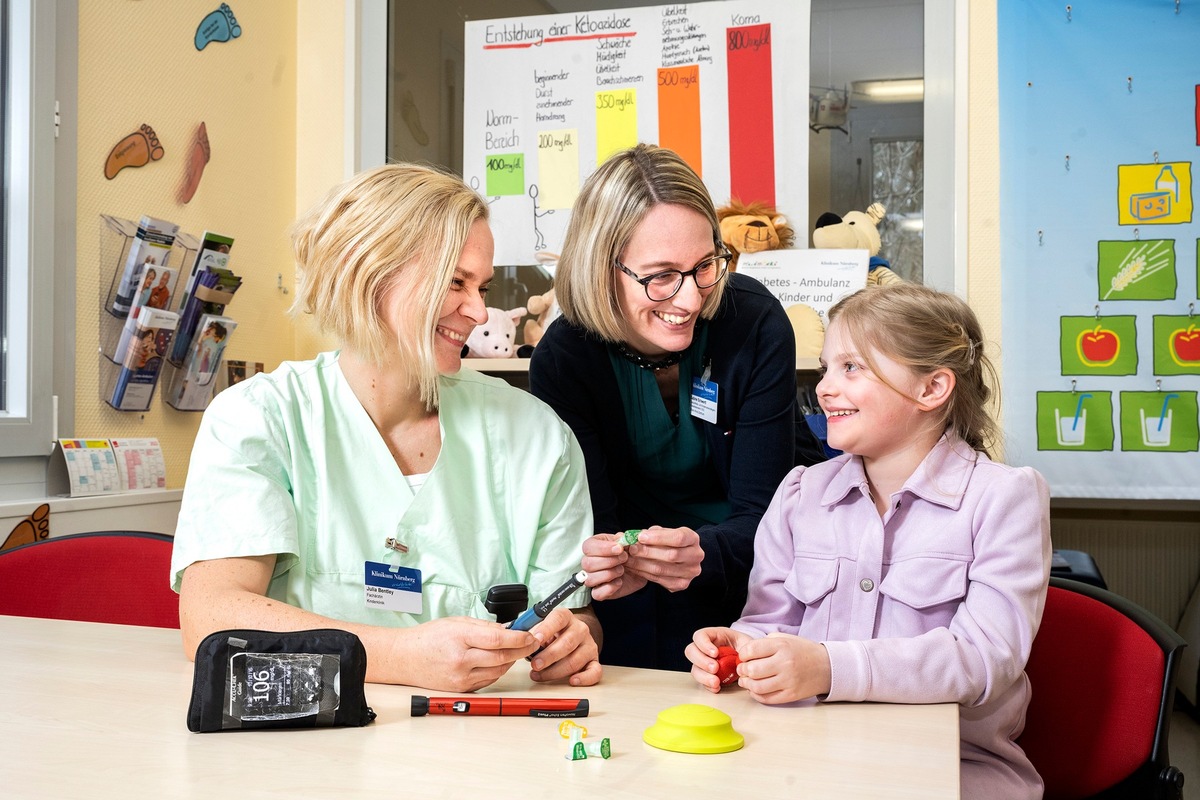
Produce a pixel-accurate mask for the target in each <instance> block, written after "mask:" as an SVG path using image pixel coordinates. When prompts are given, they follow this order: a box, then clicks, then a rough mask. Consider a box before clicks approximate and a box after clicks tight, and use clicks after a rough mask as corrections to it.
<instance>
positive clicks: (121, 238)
mask: <svg viewBox="0 0 1200 800" xmlns="http://www.w3.org/2000/svg"><path fill="white" fill-rule="evenodd" d="M137 232H138V223H136V222H134V221H132V220H127V219H122V218H120V217H114V216H110V215H108V214H101V215H100V265H101V268H102V269H103V270H108V271H109V273H110V276H111V279H110V281H109V285H108V287H107V290H106V291H105V290H102V291H101V293H100V297H99V298H98V300H99V309H98V311H99V325H98V328H97V331H98V338H99V348H98V350H99V352H98V355H97V358H98V361H99V381H98V382H99V387H100V399H101V400H103V401H104V402H106V403H108V405H110V406H112V407H113V408H115V409H117V410H118V411H146V410H148V409H149V408H150V399H151V397H152V396H153V393H154V389H155V386H156V384H157V380H158V371H157V369H158V367H156V366H155V364H156V363H157V365H158V366H159V367H161V364H162V363H164V362H165V361H166V359H165V358H161V359H158V360H157V362H156V361H155V360H154V359H151V360H150V363H149V365H148V366H147V367H145V368H143V369H140V370H138V371H137V373H138V375H137V378H138V380H136V381H134V382H135V383H137V384H138V390H137V391H134V392H125V391H124V386H125V384H127V383H129V382H130V372H131V370H130V368H129V367H128V366H126V364H125V363H124V362H125V361H126V358H125V356H126V353H122V352H120V349H121V344H122V339H123V336H122V333H123V332H125V331H126V330H127V327H128V334H126V336H125V337H124V339H125V340H126V341H128V338H129V336H131V335H133V333H134V331H135V329H136V324H137V317H138V312H139V309H138V308H136V307H135V308H133V309H132V312H128V311H127V312H125V313H122V311H121V310H120V308H121V304H120V303H119V302H117V300H118V298H117V293H118V291H119V289H120V284H121V280H122V276H123V275H124V274H125V268H126V263H127V261H128V259H129V254H130V250H131V249H132V248H133V247H134V245H135V242H137ZM198 246H199V245H198V242H197V240H196V237H195V236H193V235H191V234H188V233H184V232H182V231H179V232H177V233H176V234H175V238H174V241H173V243H172V244H171V246H170V257H169V259H168V260H167V264H166V265H165V266H166V269H163V266H161V265H160V266H158V267H156V269H157V270H158V272H157V273H156V275H159V274H166V280H165V281H159V282H157V283H156V284H155V286H156V287H157V286H158V285H159V284H161V290H163V291H165V292H166V293H167V297H168V298H169V299H168V300H167V301H166V303H165V305H166V307H165V308H162V309H154V311H156V312H158V313H155V314H153V315H152V316H153V320H152V323H151V324H152V325H153V326H154V327H155V328H156V329H157V330H160V331H161V330H166V328H165V327H163V326H165V325H168V324H169V325H170V331H173V330H174V324H173V322H172V318H177V315H176V314H175V313H174V311H173V310H172V308H173V307H174V306H175V305H176V304H177V297H176V293H177V289H178V287H179V286H180V285H181V284H180V277H179V276H180V274H181V272H182V271H183V269H185V268H186V266H188V265H190V264H191V262H192V261H193V260H194V259H195V257H196V250H197V248H198ZM101 286H103V281H101ZM170 331H168V332H167V333H166V334H163V333H160V334H158V337H157V338H158V339H160V340H161V339H162V338H166V337H169V335H170ZM168 341H169V340H168ZM115 398H120V399H119V400H115Z"/></svg>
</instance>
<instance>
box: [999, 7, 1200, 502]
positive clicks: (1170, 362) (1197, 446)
mask: <svg viewBox="0 0 1200 800" xmlns="http://www.w3.org/2000/svg"><path fill="white" fill-rule="evenodd" d="M1195 10H1196V9H1195V8H1192V9H1191V10H1190V13H1180V9H1179V7H1178V6H1177V5H1176V4H1172V3H1161V4H1146V3H1135V2H1130V0H1096V2H1091V3H1086V4H1077V5H1076V6H1075V7H1074V8H1072V6H1069V5H1068V6H1065V7H1064V6H1063V5H1061V4H1059V5H1052V4H1049V3H1044V2H1038V0H1013V2H1004V3H1000V4H999V6H998V22H999V52H1000V70H999V75H1000V156H1001V217H1000V218H1001V232H1002V247H1001V263H1002V277H1001V291H1002V296H1003V338H1004V341H1003V358H1004V361H1003V374H1004V392H1003V394H1004V397H1003V405H1004V430H1005V434H1006V444H1007V452H1006V455H1007V460H1008V461H1009V462H1011V463H1014V464H1028V465H1030V466H1033V467H1036V468H1037V469H1038V470H1039V471H1041V472H1042V474H1043V475H1045V476H1046V479H1047V480H1048V481H1049V483H1050V486H1051V491H1052V493H1053V494H1054V495H1055V496H1056V497H1078V498H1124V499H1148V500H1154V499H1185V500H1194V499H1200V454H1198V451H1200V413H1198V409H1197V396H1198V395H1200V299H1198V296H1197V283H1198V281H1200V275H1198V267H1197V263H1198V262H1200V258H1198V255H1200V220H1198V219H1197V218H1196V214H1195V208H1194V204H1195V202H1196V183H1195V181H1196V171H1195V169H1194V165H1195V162H1196V158H1197V155H1200V51H1197V49H1196V47H1195V43H1196V42H1197V41H1200V16H1197V14H1195V13H1194V12H1195Z"/></svg>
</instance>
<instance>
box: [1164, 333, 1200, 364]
mask: <svg viewBox="0 0 1200 800" xmlns="http://www.w3.org/2000/svg"><path fill="white" fill-rule="evenodd" d="M1171 358H1172V359H1174V361H1175V363H1176V364H1178V365H1179V366H1181V367H1189V366H1200V331H1198V330H1196V326H1195V325H1188V326H1187V330H1184V329H1183V328H1180V329H1179V330H1177V331H1172V333H1171Z"/></svg>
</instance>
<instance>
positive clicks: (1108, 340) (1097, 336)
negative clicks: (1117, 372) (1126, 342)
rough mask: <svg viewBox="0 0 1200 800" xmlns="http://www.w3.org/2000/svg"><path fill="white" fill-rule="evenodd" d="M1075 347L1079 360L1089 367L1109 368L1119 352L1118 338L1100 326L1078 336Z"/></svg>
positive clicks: (1119, 343) (1119, 342)
mask: <svg viewBox="0 0 1200 800" xmlns="http://www.w3.org/2000/svg"><path fill="white" fill-rule="evenodd" d="M1075 345H1076V350H1078V352H1079V358H1080V359H1081V360H1082V361H1083V362H1084V363H1085V364H1087V365H1088V366H1089V367H1108V366H1111V365H1112V363H1113V362H1114V361H1116V360H1117V355H1118V354H1120V352H1121V340H1120V338H1119V337H1118V336H1117V334H1116V333H1114V332H1113V331H1110V330H1108V329H1107V328H1105V327H1103V326H1101V325H1097V326H1096V327H1095V328H1092V329H1091V330H1086V331H1084V332H1083V333H1081V334H1079V339H1078V341H1077V342H1076V343H1075Z"/></svg>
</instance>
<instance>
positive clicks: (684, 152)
mask: <svg viewBox="0 0 1200 800" xmlns="http://www.w3.org/2000/svg"><path fill="white" fill-rule="evenodd" d="M658 143H659V144H660V145H661V146H663V147H667V148H670V149H671V150H674V151H675V152H676V153H678V154H679V157H680V158H682V159H683V160H684V161H686V162H687V165H688V166H689V167H691V168H692V169H694V170H695V171H696V174H697V175H699V176H700V177H704V170H703V169H702V168H701V167H702V163H701V158H700V66H699V65H698V64H687V65H684V66H681V67H665V68H663V69H660V70H659V71H658Z"/></svg>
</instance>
